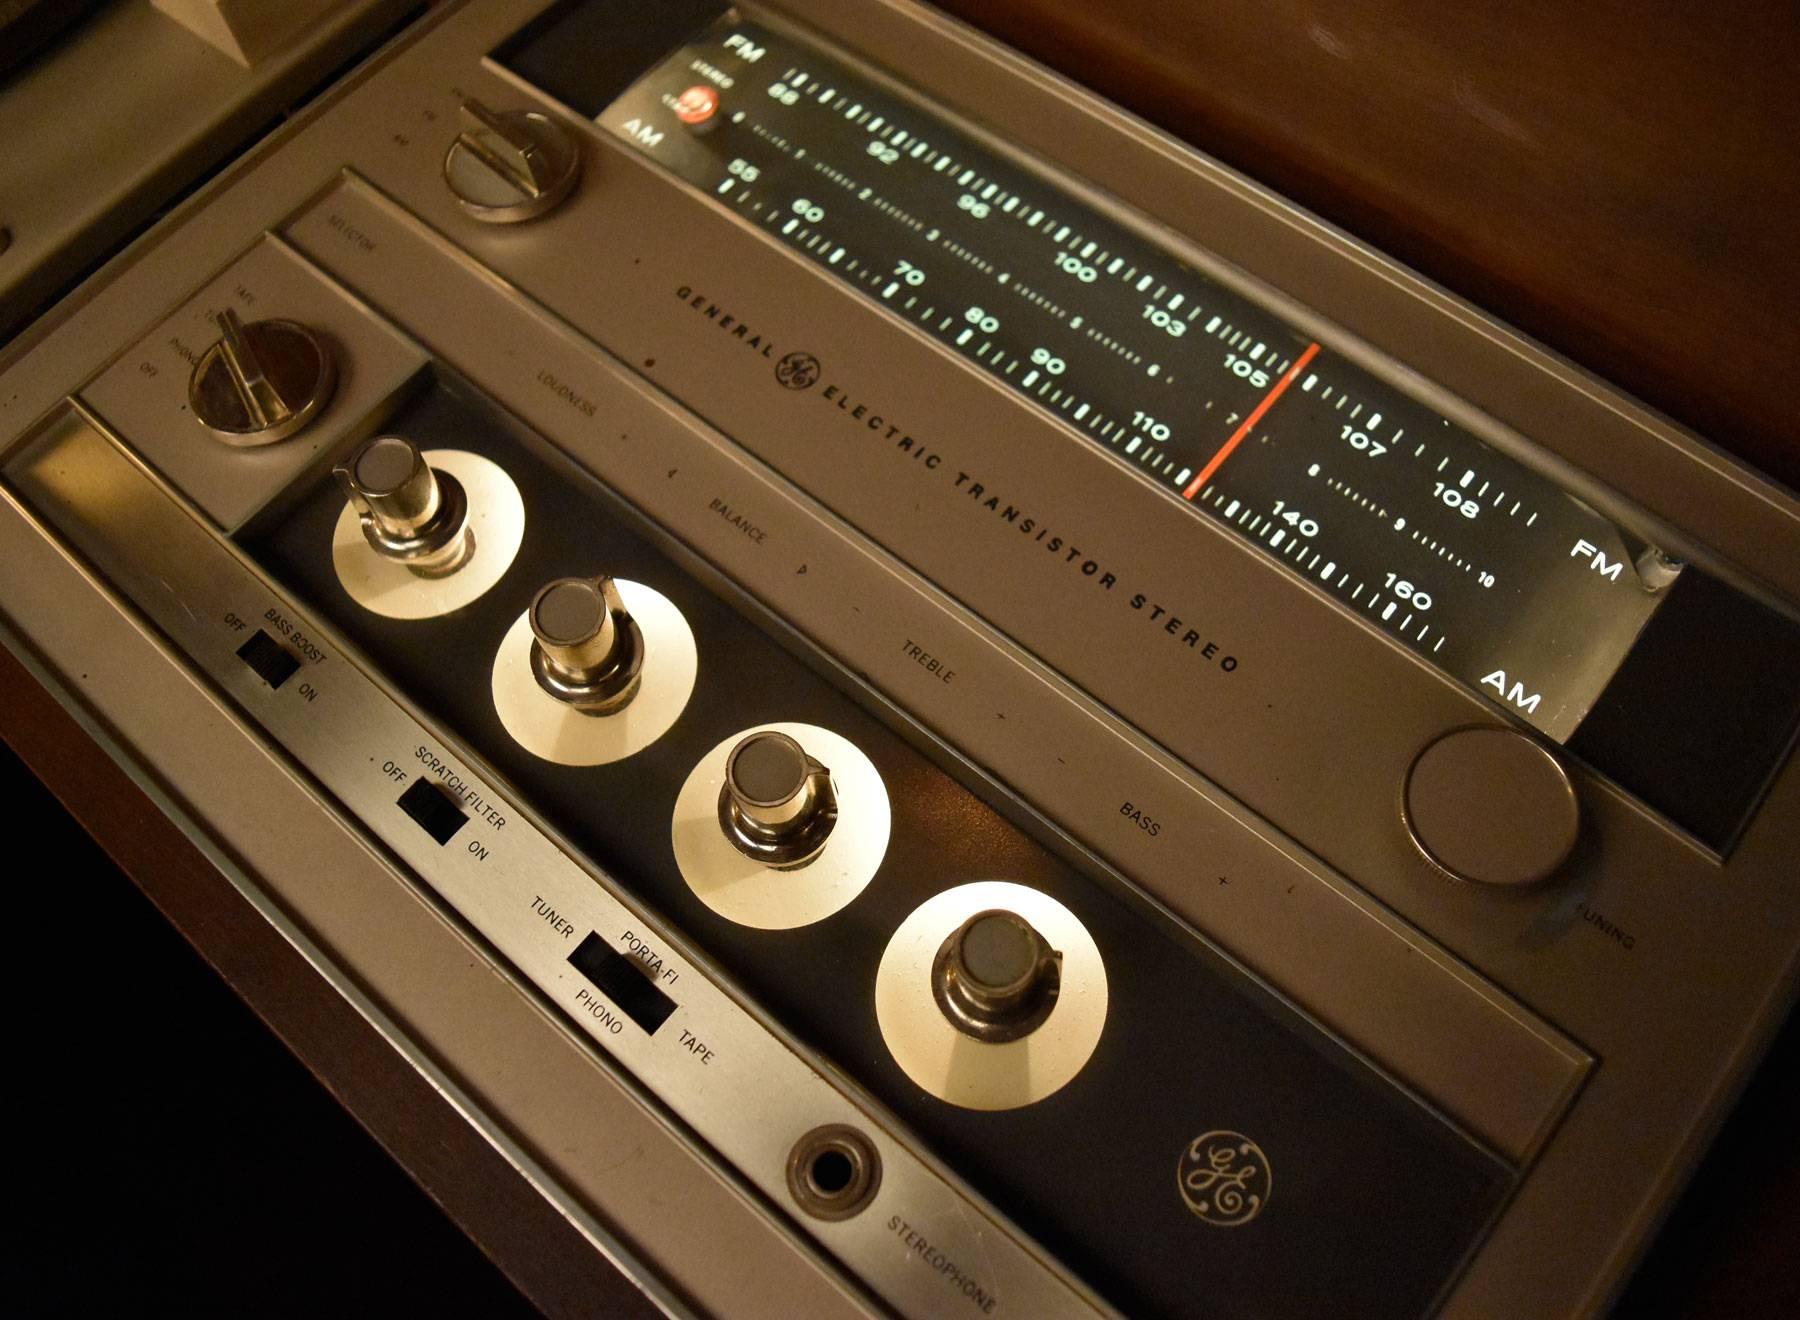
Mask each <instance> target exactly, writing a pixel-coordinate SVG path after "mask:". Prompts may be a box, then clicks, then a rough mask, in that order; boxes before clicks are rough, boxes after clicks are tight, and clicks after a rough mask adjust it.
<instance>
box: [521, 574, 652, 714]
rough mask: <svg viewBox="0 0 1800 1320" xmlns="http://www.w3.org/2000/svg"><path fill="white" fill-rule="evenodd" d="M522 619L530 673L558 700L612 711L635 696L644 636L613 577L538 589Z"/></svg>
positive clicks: (583, 709)
mask: <svg viewBox="0 0 1800 1320" xmlns="http://www.w3.org/2000/svg"><path fill="white" fill-rule="evenodd" d="M526 617H527V618H528V620H529V622H530V625H531V635H532V638H533V641H532V646H531V672H532V674H533V676H534V677H535V678H536V679H537V681H538V686H539V687H541V688H543V689H544V691H546V692H548V693H549V694H550V695H551V696H553V697H555V698H556V699H557V700H558V701H562V702H566V703H567V704H568V705H570V706H573V707H574V708H575V709H577V710H579V711H581V712H583V713H584V714H588V715H611V714H612V713H614V712H615V711H619V710H622V709H624V708H625V706H626V705H627V704H629V703H630V701H631V699H632V698H633V697H635V696H636V695H637V692H638V687H639V684H640V683H641V682H642V679H643V668H644V636H643V633H642V632H641V631H640V630H639V628H638V625H637V623H636V621H634V620H633V619H632V617H631V615H630V614H628V613H627V612H626V610H625V602H624V601H623V600H621V599H620V598H619V588H618V585H617V584H616V583H614V581H613V580H612V578H610V577H607V576H604V575H602V576H600V577H597V578H573V577H571V578H559V579H558V580H557V581H555V582H552V583H551V584H550V585H549V586H547V587H545V588H544V589H543V590H542V591H540V592H538V594H537V596H536V598H535V599H533V600H532V602H531V609H530V610H528V611H527V615H526Z"/></svg>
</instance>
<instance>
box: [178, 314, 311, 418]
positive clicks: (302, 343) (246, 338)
mask: <svg viewBox="0 0 1800 1320" xmlns="http://www.w3.org/2000/svg"><path fill="white" fill-rule="evenodd" d="M213 324H214V325H216V326H217V327H218V330H219V339H218V342H216V343H215V344H213V346H212V347H211V348H209V349H207V350H206V352H204V353H202V354H201V355H200V361H199V362H197V363H196V364H195V365H194V372H193V375H191V376H189V377H188V407H190V408H191V409H192V410H193V413H194V416H195V417H197V418H199V420H200V423H201V425H203V426H205V427H206V429H207V430H208V431H211V432H212V433H213V435H214V436H216V437H217V438H218V439H220V440H223V441H224V442H225V443H226V444H228V445H236V446H239V447H249V446H254V445H269V444H274V443H275V442H276V441H277V440H285V439H286V438H287V437H288V436H290V435H292V434H294V432H296V431H298V430H299V429H300V428H301V427H303V426H305V425H306V424H307V423H308V422H310V421H312V419H313V418H314V417H316V416H318V414H319V412H320V410H321V409H323V408H324V407H325V405H326V404H327V403H328V402H330V400H331V392H332V390H333V389H334V388H335V387H336V385H337V371H336V368H335V366H334V364H333V363H332V360H331V352H330V350H329V349H327V348H326V347H325V345H324V343H323V342H322V341H321V340H320V339H319V337H318V336H317V335H315V334H314V333H313V332H312V331H310V330H308V329H307V328H306V327H305V326H303V325H300V324H298V323H296V322H293V321H252V322H250V323H249V324H248V325H246V324H244V322H242V321H241V320H239V319H238V314H237V313H236V312H234V311H232V310H231V309H230V308H229V307H228V308H226V309H225V310H224V311H222V312H220V313H219V314H218V315H217V316H216V317H214V318H213Z"/></svg>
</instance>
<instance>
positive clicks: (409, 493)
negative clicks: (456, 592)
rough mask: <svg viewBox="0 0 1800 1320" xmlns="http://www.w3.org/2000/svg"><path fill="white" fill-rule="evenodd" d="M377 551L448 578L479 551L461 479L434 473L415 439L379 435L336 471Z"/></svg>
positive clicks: (426, 574)
mask: <svg viewBox="0 0 1800 1320" xmlns="http://www.w3.org/2000/svg"><path fill="white" fill-rule="evenodd" d="M332 473H333V475H334V476H336V477H337V479H338V482H339V484H341V485H342V486H343V488H344V493H345V494H346V495H348V496H349V497H350V503H351V505H352V506H354V507H355V509H356V514H357V519H358V521H360V522H361V524H362V532H363V536H364V538H365V539H367V541H368V543H369V545H370V547H371V548H373V549H374V551H375V553H376V554H378V555H381V556H383V557H384V558H387V559H391V560H393V561H394V562H396V563H399V564H404V565H405V566H406V567H407V568H409V569H411V570H412V571H413V572H414V573H417V574H418V575H419V576H420V577H429V578H435V577H444V576H446V575H448V574H450V573H454V572H455V571H456V570H457V569H459V568H461V567H462V566H463V565H464V564H465V563H467V562H468V560H469V556H470V555H472V554H473V553H474V551H475V535H474V532H473V531H472V530H471V529H470V527H469V499H468V495H467V494H466V493H465V492H464V490H463V486H462V483H461V482H460V481H458V480H457V479H456V478H455V477H453V476H451V475H450V474H449V473H448V472H439V471H435V470H434V469H433V468H432V467H431V466H430V465H429V464H428V463H426V461H425V456H424V455H423V454H421V453H420V452H419V447H418V446H417V445H415V444H414V443H413V442H412V441H410V440H408V439H405V438H404V437H402V436H397V435H383V436H377V437H375V438H374V439H373V440H370V441H368V442H367V443H365V444H364V445H363V446H362V447H361V448H359V449H358V450H357V451H356V452H355V453H354V454H352V455H350V457H349V458H348V459H346V460H345V461H344V462H342V463H340V464H338V465H337V467H335V468H333V469H332Z"/></svg>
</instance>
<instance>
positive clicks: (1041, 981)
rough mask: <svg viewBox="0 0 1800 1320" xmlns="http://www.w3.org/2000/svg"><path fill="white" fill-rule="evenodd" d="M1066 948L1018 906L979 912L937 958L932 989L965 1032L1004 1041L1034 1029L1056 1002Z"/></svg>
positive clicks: (960, 929)
mask: <svg viewBox="0 0 1800 1320" xmlns="http://www.w3.org/2000/svg"><path fill="white" fill-rule="evenodd" d="M1061 989H1062V954H1060V953H1058V952H1057V951H1056V950H1055V949H1052V948H1051V947H1050V944H1049V942H1048V941H1047V940H1045V939H1044V937H1043V936H1042V935H1040V934H1038V933H1037V931H1036V930H1035V929H1033V927H1032V925H1031V923H1030V922H1028V921H1026V920H1025V918H1023V917H1021V916H1019V915H1018V914H1017V913H1016V912H1008V911H1005V910H1003V909H1000V908H990V909H988V910H987V911H986V912H977V913H976V914H975V915H974V916H972V917H970V918H969V919H968V920H967V921H965V922H963V924H962V925H960V926H958V927H957V928H956V929H955V930H954V931H953V932H951V935H950V938H949V939H947V940H945V941H944V943H943V945H942V947H940V948H939V949H938V952H937V957H936V958H935V959H933V960H932V964H931V992H932V997H933V998H934V999H936V1000H937V1005H938V1007H939V1008H940V1009H942V1010H943V1014H944V1016H945V1017H947V1018H949V1019H950V1024H951V1025H952V1026H954V1027H955V1028H956V1029H957V1030H958V1031H960V1032H962V1033H963V1034H964V1035H967V1036H973V1037H974V1038H975V1039H976V1040H980V1041H987V1042H988V1043H990V1044H1001V1043H1004V1042H1006V1041H1009V1040H1018V1039H1019V1038H1021V1037H1023V1036H1028V1035H1030V1034H1031V1033H1032V1032H1033V1031H1036V1030H1037V1029H1038V1028H1039V1027H1041V1026H1042V1025H1043V1024H1044V1021H1045V1019H1047V1018H1048V1017H1049V1016H1050V1010H1051V1009H1052V1008H1054V1007H1056V996H1057V994H1058V992H1059V991H1060V990H1061Z"/></svg>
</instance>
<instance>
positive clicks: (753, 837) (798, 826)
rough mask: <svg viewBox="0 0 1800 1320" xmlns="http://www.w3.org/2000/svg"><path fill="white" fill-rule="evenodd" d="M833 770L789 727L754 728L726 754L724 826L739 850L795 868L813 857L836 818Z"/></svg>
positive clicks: (721, 797)
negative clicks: (794, 736)
mask: <svg viewBox="0 0 1800 1320" xmlns="http://www.w3.org/2000/svg"><path fill="white" fill-rule="evenodd" d="M837 815H838V802H837V786H836V785H835V784H834V783H832V781H831V771H830V770H828V769H827V768H826V767H825V766H823V765H820V764H819V762H818V761H816V760H814V759H813V758H812V757H810V756H808V755H807V754H806V749H805V748H803V747H801V746H800V744H799V743H797V742H795V741H794V740H793V739H792V738H790V737H788V736H787V735H786V734H785V733H776V732H774V731H773V730H769V731H765V732H763V733H753V734H751V735H750V736H749V737H747V738H745V739H744V740H743V741H742V742H740V743H738V745H737V746H736V747H733V748H732V749H731V755H729V756H728V757H726V758H725V783H724V785H723V786H722V787H721V788H720V789H719V826H720V828H721V829H723V830H724V831H725V837H726V838H727V839H729V840H730V841H731V843H732V845H733V846H734V847H735V848H737V850H738V851H739V852H741V853H743V854H744V855H745V856H746V857H751V858H754V859H755V860H757V861H759V862H761V863H762V864H763V865H765V866H772V867H775V868H777V869H779V870H792V869H793V868H795V867H799V866H804V865H806V864H807V863H808V862H810V861H812V860H813V859H814V858H815V857H817V856H818V855H819V853H820V852H821V851H822V850H823V849H824V847H825V841H826V840H827V839H828V838H830V837H831V831H832V829H833V827H834V826H836V824H837Z"/></svg>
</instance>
